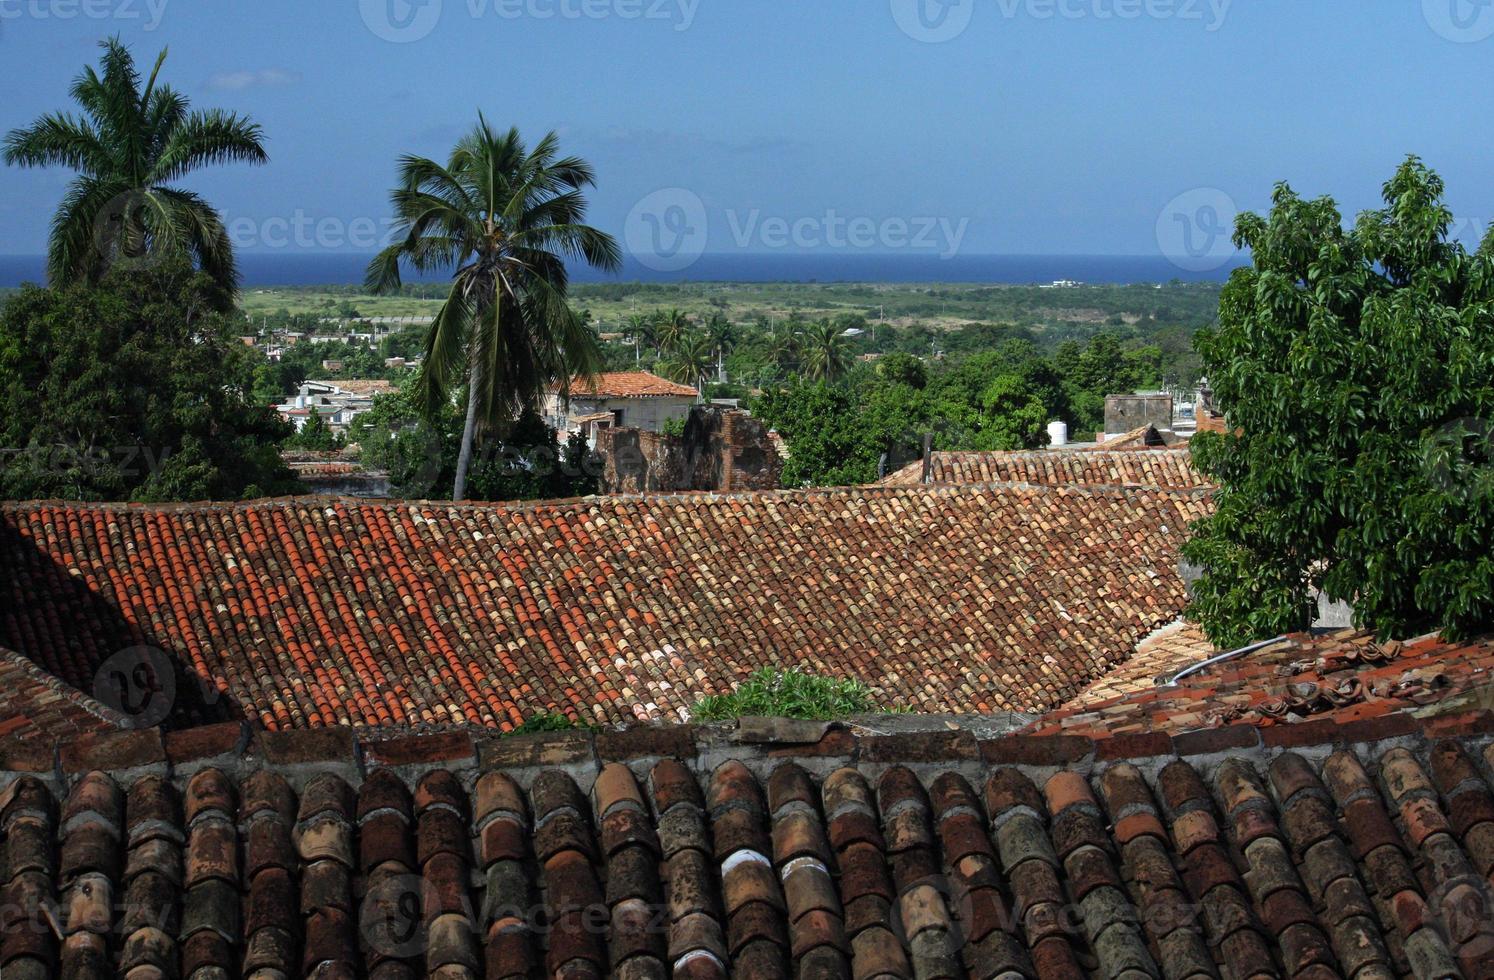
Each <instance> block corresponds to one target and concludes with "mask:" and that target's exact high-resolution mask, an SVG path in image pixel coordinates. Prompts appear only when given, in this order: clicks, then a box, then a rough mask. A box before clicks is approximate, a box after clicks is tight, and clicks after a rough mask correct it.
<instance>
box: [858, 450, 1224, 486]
mask: <svg viewBox="0 0 1494 980" xmlns="http://www.w3.org/2000/svg"><path fill="white" fill-rule="evenodd" d="M922 482H923V461H922V460H919V461H918V462H916V463H912V464H910V465H908V466H906V467H904V468H903V469H901V470H898V471H897V472H896V473H894V474H892V475H891V476H889V477H887V479H885V480H883V481H882V483H883V485H884V486H910V487H911V486H918V485H919V484H920V483H922ZM929 482H930V483H936V484H961V483H1032V484H1037V485H1041V486H1138V487H1167V488H1172V489H1180V490H1186V489H1197V488H1203V487H1207V486H1209V483H1208V481H1207V480H1205V479H1204V478H1203V477H1202V476H1201V475H1200V474H1199V473H1198V471H1197V470H1195V469H1194V468H1193V457H1192V456H1191V455H1190V454H1189V452H1188V451H1187V450H1186V449H1181V450H1180V449H1159V450H1126V451H1118V452H1111V451H1108V450H1091V451H1080V450H1074V451H1069V450H1062V449H1049V450H1042V451H1039V452H1021V453H998V452H990V453H934V454H933V466H932V469H931V472H930V476H929Z"/></svg>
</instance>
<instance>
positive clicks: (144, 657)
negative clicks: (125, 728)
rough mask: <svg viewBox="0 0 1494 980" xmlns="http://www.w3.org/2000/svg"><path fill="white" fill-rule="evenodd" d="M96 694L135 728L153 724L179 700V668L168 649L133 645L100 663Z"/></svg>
mask: <svg viewBox="0 0 1494 980" xmlns="http://www.w3.org/2000/svg"><path fill="white" fill-rule="evenodd" d="M93 696H94V698H95V699H96V700H97V701H98V702H99V703H100V704H102V705H104V706H105V707H108V708H113V709H114V710H115V711H117V712H119V713H120V714H122V715H125V716H126V717H127V718H129V719H130V722H131V724H132V725H133V726H134V727H136V728H154V727H156V726H157V725H159V724H160V723H161V722H163V721H165V720H166V716H167V715H169V714H171V709H172V706H173V705H175V704H176V669H175V668H174V667H173V666H172V663H171V658H170V657H168V656H167V655H166V653H165V651H162V650H157V649H156V648H155V647H145V646H140V647H130V648H128V649H126V650H121V651H119V652H118V653H116V654H115V655H114V656H112V657H110V658H109V659H108V660H105V661H104V662H103V663H102V664H100V665H99V669H98V670H97V671H96V672H95V673H94V675H93Z"/></svg>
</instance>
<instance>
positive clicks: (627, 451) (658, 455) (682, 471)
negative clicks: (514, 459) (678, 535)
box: [596, 406, 783, 494]
mask: <svg viewBox="0 0 1494 980" xmlns="http://www.w3.org/2000/svg"><path fill="white" fill-rule="evenodd" d="M596 448H597V452H598V453H600V454H601V456H602V457H603V459H604V460H605V468H604V470H603V473H602V492H603V493H612V494H618V493H622V494H627V493H678V492H682V491H696V490H699V491H721V492H729V491H733V490H776V489H778V485H779V478H780V477H781V476H782V473H783V460H782V458H781V457H780V456H779V455H778V452H777V451H776V450H775V449H774V448H773V443H772V441H771V440H770V439H769V437H768V427H767V426H765V425H763V424H762V423H761V422H759V421H758V420H757V419H754V418H753V417H752V416H750V415H748V414H747V413H746V412H741V411H736V410H723V409H720V408H715V407H712V406H699V407H697V408H695V409H694V410H693V411H692V412H691V413H690V418H689V420H688V421H687V422H686V423H685V434H684V435H683V436H668V435H663V434H661V433H657V432H648V431H645V430H642V429H632V428H623V429H603V430H601V431H600V432H599V433H598V434H597V447H596Z"/></svg>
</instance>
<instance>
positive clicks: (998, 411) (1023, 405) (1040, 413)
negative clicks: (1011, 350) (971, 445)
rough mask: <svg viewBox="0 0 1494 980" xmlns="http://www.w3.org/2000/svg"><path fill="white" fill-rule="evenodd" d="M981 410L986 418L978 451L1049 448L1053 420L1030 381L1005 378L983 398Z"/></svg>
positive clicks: (990, 387)
mask: <svg viewBox="0 0 1494 980" xmlns="http://www.w3.org/2000/svg"><path fill="white" fill-rule="evenodd" d="M981 408H982V409H983V410H984V415H983V417H982V424H981V432H980V437H979V443H978V446H977V448H979V449H985V450H1005V451H1011V450H1017V449H1037V448H1039V447H1041V446H1045V445H1047V444H1048V423H1049V421H1051V420H1052V417H1053V416H1052V414H1051V412H1050V410H1049V408H1048V406H1047V404H1045V403H1044V401H1043V398H1042V396H1041V395H1040V394H1039V393H1038V391H1037V390H1036V389H1035V388H1034V387H1033V385H1032V384H1030V383H1029V382H1028V381H1027V380H1026V379H1024V378H1021V377H1019V376H1017V375H1014V374H1003V375H1001V376H1000V377H998V378H997V379H996V380H995V381H992V382H991V384H990V386H989V387H988V388H986V390H985V392H984V393H983V394H982V396H981Z"/></svg>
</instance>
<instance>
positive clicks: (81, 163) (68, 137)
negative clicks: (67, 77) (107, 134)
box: [5, 112, 110, 175]
mask: <svg viewBox="0 0 1494 980" xmlns="http://www.w3.org/2000/svg"><path fill="white" fill-rule="evenodd" d="M5 162H6V163H7V164H9V165H11V166H18V167H71V168H73V169H74V170H78V171H82V172H83V173H90V174H96V175H102V174H105V173H107V172H108V170H109V166H110V155H109V150H108V148H107V147H106V146H104V143H103V141H102V140H100V139H99V133H98V130H97V129H95V128H94V126H93V125H92V124H91V123H89V122H88V121H87V120H83V119H78V118H76V117H74V116H73V115H71V114H69V113H60V112H59V113H50V114H48V115H45V116H42V117H41V118H40V119H38V120H37V121H36V122H34V123H32V124H31V125H30V126H28V127H26V128H25V129H13V130H11V131H10V132H9V133H7V134H6V135H5Z"/></svg>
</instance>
